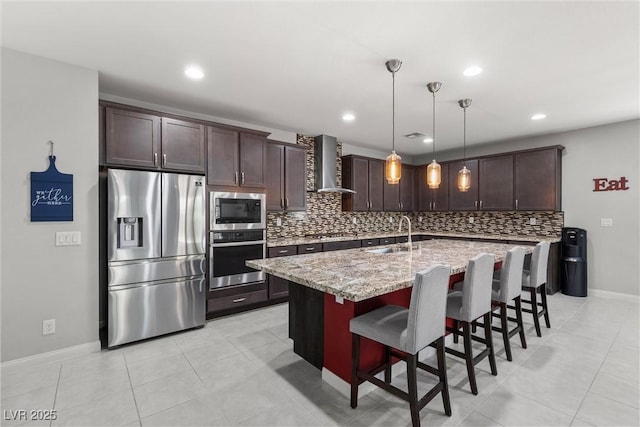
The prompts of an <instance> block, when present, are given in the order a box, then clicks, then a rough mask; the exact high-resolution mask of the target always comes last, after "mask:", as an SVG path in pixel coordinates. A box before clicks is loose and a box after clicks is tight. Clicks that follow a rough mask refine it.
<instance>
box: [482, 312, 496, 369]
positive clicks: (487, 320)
mask: <svg viewBox="0 0 640 427" xmlns="http://www.w3.org/2000/svg"><path fill="white" fill-rule="evenodd" d="M484 335H485V341H486V342H487V347H488V348H489V365H491V375H498V368H497V366H496V354H495V352H494V351H493V337H492V334H491V312H488V313H486V314H485V315H484Z"/></svg>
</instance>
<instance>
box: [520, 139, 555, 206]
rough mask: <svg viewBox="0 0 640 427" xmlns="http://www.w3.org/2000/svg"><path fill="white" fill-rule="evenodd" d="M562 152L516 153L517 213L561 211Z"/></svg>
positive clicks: (551, 150) (550, 150) (549, 150)
mask: <svg viewBox="0 0 640 427" xmlns="http://www.w3.org/2000/svg"><path fill="white" fill-rule="evenodd" d="M560 176H561V171H560V151H559V150H558V149H557V148H555V147H554V148H549V149H546V150H537V151H529V152H524V153H516V154H515V177H516V179H515V186H516V191H515V193H516V210H521V211H523V210H524V211H526V210H544V211H553V210H556V211H559V210H560Z"/></svg>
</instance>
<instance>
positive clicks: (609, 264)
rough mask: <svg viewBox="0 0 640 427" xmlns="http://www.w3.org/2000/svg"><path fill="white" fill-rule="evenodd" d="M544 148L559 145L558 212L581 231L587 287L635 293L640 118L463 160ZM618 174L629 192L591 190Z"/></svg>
mask: <svg viewBox="0 0 640 427" xmlns="http://www.w3.org/2000/svg"><path fill="white" fill-rule="evenodd" d="M548 145H563V146H564V147H565V150H564V151H563V154H562V210H563V211H564V213H565V216H564V218H565V226H567V227H580V228H584V229H586V230H587V239H588V248H587V251H588V263H589V267H588V275H589V288H590V289H600V290H605V291H610V292H621V293H627V294H633V295H639V294H640V279H639V278H640V271H639V264H640V262H639V260H640V249H639V247H640V227H639V222H640V208H639V203H640V202H639V200H640V198H639V195H640V180H639V179H638V178H639V174H638V169H640V149H639V147H640V120H630V121H626V122H620V123H613V124H609V125H603V126H595V127H591V128H585V129H579V130H575V131H570V132H562V133H557V134H552V135H545V136H540V137H535V138H523V139H518V140H511V141H503V142H499V143H495V144H491V145H485V146H471V147H467V156H470V157H474V156H481V155H486V154H495V153H500V152H506V151H515V150H521V149H527V148H534V147H544V146H548ZM461 157H462V152H461V151H456V152H444V153H442V155H441V156H438V160H450V159H456V158H461ZM430 159H431V158H430V157H429V160H428V161H430ZM622 176H625V177H626V178H627V179H628V180H629V184H628V186H629V187H630V189H629V190H627V191H611V192H594V191H593V188H594V183H593V179H594V178H610V179H614V178H615V179H619V178H620V177H622ZM601 218H612V219H613V227H601V226H600V219H601Z"/></svg>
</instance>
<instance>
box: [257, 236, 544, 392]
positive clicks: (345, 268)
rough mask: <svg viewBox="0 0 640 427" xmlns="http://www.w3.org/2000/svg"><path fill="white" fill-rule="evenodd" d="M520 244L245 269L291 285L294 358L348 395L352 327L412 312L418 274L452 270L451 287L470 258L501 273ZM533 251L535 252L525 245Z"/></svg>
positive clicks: (365, 348) (323, 256)
mask: <svg viewBox="0 0 640 427" xmlns="http://www.w3.org/2000/svg"><path fill="white" fill-rule="evenodd" d="M513 246H514V245H512V244H503V243H488V242H469V241H462V240H445V239H438V240H427V241H421V242H416V243H414V244H413V245H412V249H411V250H408V248H407V245H406V244H396V245H390V246H385V247H376V248H359V249H348V250H342V251H335V252H322V253H314V254H308V255H296V256H290V257H281V258H269V259H263V260H253V261H247V266H249V267H252V268H255V269H260V270H263V271H264V272H265V273H268V274H273V275H275V276H278V277H281V278H284V279H287V280H288V281H289V337H290V338H292V339H293V342H294V352H295V353H297V354H298V355H300V356H301V357H303V358H304V359H305V360H307V361H308V362H310V363H312V364H313V365H314V366H316V367H318V368H320V369H322V378H323V379H324V380H325V381H327V382H328V383H330V384H331V385H333V386H334V387H336V388H337V389H339V390H340V391H342V392H343V393H345V394H346V392H347V390H348V386H349V382H350V376H351V334H350V332H349V321H350V320H351V319H352V318H354V317H356V316H359V315H360V314H363V313H366V312H368V311H371V310H373V309H375V308H377V307H380V306H382V305H385V304H395V305H400V306H404V307H408V306H409V301H410V297H411V286H412V285H413V281H414V278H415V275H416V273H417V272H418V271H421V270H424V269H426V268H427V267H429V266H430V265H434V264H445V265H449V266H450V267H451V279H450V283H454V282H456V281H459V280H461V279H462V278H463V276H464V271H465V269H466V267H467V262H468V261H469V259H471V258H473V257H474V256H476V255H477V254H479V253H481V252H487V253H491V254H493V255H494V257H495V263H496V268H499V267H500V265H501V262H502V260H503V259H504V257H505V255H506V253H507V251H508V250H509V249H511V248H512V247H513ZM524 249H525V251H526V252H527V253H531V252H532V247H530V246H525V247H524ZM361 353H362V354H361V361H360V366H362V367H363V368H367V367H369V366H371V367H372V366H374V365H376V364H378V363H379V362H380V361H381V358H382V351H381V347H380V345H379V344H376V343H373V342H370V341H366V340H364V342H363V343H362V349H361Z"/></svg>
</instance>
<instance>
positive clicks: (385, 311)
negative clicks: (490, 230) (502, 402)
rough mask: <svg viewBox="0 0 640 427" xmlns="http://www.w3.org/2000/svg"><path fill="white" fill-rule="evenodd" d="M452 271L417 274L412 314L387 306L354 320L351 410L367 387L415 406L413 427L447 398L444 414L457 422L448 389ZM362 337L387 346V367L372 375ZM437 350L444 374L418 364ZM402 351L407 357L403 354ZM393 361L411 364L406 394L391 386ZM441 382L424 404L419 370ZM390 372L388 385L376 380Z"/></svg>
mask: <svg viewBox="0 0 640 427" xmlns="http://www.w3.org/2000/svg"><path fill="white" fill-rule="evenodd" d="M450 274H451V268H450V267H448V266H443V265H436V266H432V267H430V268H428V269H426V270H425V271H422V272H419V273H417V274H416V277H415V283H414V285H413V289H412V290H411V301H410V303H409V308H408V309H407V308H405V307H399V306H395V305H385V306H382V307H380V308H377V309H375V310H373V311H370V312H368V313H365V314H363V315H361V316H358V317H355V318H353V319H351V321H350V323H349V330H350V331H351V337H352V354H351V407H352V408H356V407H357V406H358V386H359V385H360V384H361V383H363V382H364V381H369V382H371V383H373V384H374V385H376V386H378V387H380V388H382V389H384V390H386V391H388V392H390V393H392V394H394V395H395V396H398V397H400V398H401V399H403V400H405V401H407V402H409V407H410V410H411V423H412V424H413V426H414V427H415V426H419V425H420V409H422V408H423V407H424V406H425V405H426V404H427V403H429V401H431V400H432V399H433V398H434V397H436V396H437V395H438V393H442V401H443V404H444V412H445V414H447V415H448V416H451V401H450V399H449V386H448V384H447V368H446V365H445V354H444V332H445V307H446V299H447V285H448V283H449V276H450ZM360 337H365V338H368V339H370V340H373V341H376V342H379V343H381V344H383V345H384V350H385V351H384V353H385V357H384V359H385V360H384V362H383V364H382V365H381V366H378V367H376V368H374V369H372V370H370V371H361V370H360V369H359V361H360ZM429 345H431V346H435V347H436V353H437V359H438V368H437V369H436V368H434V367H432V366H429V365H426V364H424V363H422V362H420V361H419V360H418V352H419V351H421V350H422V349H424V348H426V347H427V346H429ZM396 350H399V351H401V352H403V353H404V354H401V353H398V352H397V351H396ZM391 356H394V357H398V358H400V359H403V360H406V362H407V385H408V392H405V391H403V390H401V389H399V388H397V387H395V386H393V385H391V365H392V363H391ZM418 367H419V368H421V369H423V370H425V371H427V372H429V373H431V374H433V375H436V376H438V378H439V382H438V383H437V384H436V385H435V386H434V387H433V388H432V389H431V390H429V392H427V394H425V395H424V396H423V397H422V398H421V399H420V400H418V385H417V368H418ZM382 371H384V381H382V380H380V379H379V378H377V377H375V375H376V374H378V373H380V372H382Z"/></svg>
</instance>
